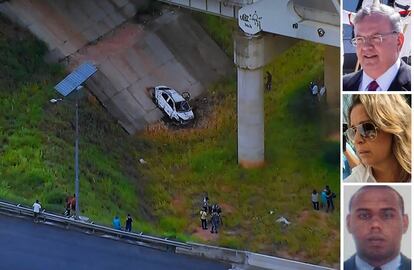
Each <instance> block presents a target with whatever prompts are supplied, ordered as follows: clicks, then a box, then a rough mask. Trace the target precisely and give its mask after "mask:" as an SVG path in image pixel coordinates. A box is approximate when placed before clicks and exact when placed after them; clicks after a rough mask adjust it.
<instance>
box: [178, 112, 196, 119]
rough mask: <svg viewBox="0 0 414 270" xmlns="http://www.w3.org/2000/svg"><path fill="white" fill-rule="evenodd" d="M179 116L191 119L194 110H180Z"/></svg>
mask: <svg viewBox="0 0 414 270" xmlns="http://www.w3.org/2000/svg"><path fill="white" fill-rule="evenodd" d="M178 116H179V117H180V118H181V119H183V120H191V119H193V118H194V113H193V111H188V112H179V113H178Z"/></svg>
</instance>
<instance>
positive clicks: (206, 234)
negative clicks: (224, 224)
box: [193, 225, 220, 242]
mask: <svg viewBox="0 0 414 270" xmlns="http://www.w3.org/2000/svg"><path fill="white" fill-rule="evenodd" d="M219 235H220V234H219V233H210V229H208V230H203V229H202V228H201V225H200V227H198V228H196V229H195V231H194V233H193V236H196V237H198V238H200V239H202V240H204V241H206V242H215V241H217V240H218V239H219Z"/></svg>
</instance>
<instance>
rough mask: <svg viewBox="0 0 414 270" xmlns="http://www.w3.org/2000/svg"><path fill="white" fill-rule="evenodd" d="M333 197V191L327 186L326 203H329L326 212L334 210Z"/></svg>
mask: <svg viewBox="0 0 414 270" xmlns="http://www.w3.org/2000/svg"><path fill="white" fill-rule="evenodd" d="M333 198H334V194H333V193H332V191H331V189H330V188H329V186H326V203H327V206H326V212H329V210H331V211H332V212H333V211H334V209H335V207H334V204H333Z"/></svg>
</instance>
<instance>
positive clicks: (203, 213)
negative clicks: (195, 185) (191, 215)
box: [200, 207, 208, 230]
mask: <svg viewBox="0 0 414 270" xmlns="http://www.w3.org/2000/svg"><path fill="white" fill-rule="evenodd" d="M200 219H201V228H202V229H203V230H207V229H208V228H207V209H206V207H203V208H202V209H201V211H200Z"/></svg>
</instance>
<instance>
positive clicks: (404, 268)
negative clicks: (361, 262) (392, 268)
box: [344, 254, 411, 270]
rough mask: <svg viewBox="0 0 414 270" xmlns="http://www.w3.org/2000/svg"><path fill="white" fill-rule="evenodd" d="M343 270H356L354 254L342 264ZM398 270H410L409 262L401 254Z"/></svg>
mask: <svg viewBox="0 0 414 270" xmlns="http://www.w3.org/2000/svg"><path fill="white" fill-rule="evenodd" d="M344 270H357V268H356V265H355V254H354V255H353V256H352V257H351V258H349V259H348V260H346V261H345V262H344ZM398 270H411V260H410V259H409V258H407V257H405V256H404V255H403V254H401V264H400V268H399V269H398Z"/></svg>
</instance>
